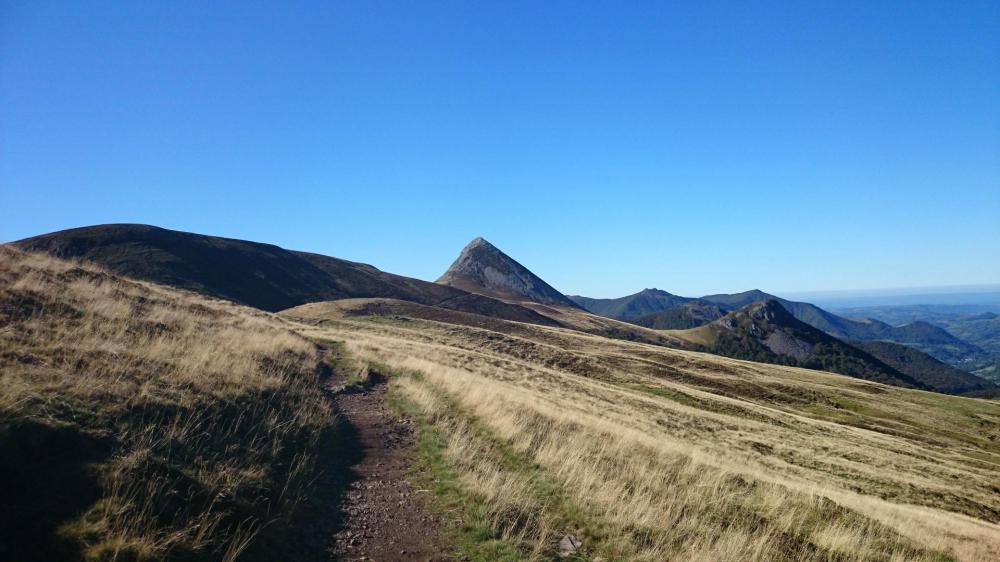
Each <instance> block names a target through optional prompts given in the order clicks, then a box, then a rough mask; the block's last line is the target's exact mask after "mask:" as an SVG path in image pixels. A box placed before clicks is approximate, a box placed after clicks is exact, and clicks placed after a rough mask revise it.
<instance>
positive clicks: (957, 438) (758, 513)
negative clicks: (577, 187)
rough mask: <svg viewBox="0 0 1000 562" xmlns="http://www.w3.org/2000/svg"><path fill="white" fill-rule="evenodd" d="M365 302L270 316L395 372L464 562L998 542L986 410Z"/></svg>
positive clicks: (573, 334)
mask: <svg viewBox="0 0 1000 562" xmlns="http://www.w3.org/2000/svg"><path fill="white" fill-rule="evenodd" d="M377 307H378V305H376V308H377ZM369 308H372V307H371V306H370V303H363V302H358V303H356V304H350V305H349V306H344V305H343V304H342V303H331V305H330V306H324V305H323V304H322V303H317V304H311V305H304V306H302V307H298V308H296V309H293V310H290V311H286V312H283V313H282V315H284V316H286V317H287V318H288V319H289V320H290V321H293V322H297V323H299V324H300V325H301V328H300V333H302V334H303V335H304V336H306V337H309V338H316V339H318V340H322V341H331V340H332V341H341V342H344V344H343V345H344V347H345V349H346V350H347V351H348V352H349V353H350V354H352V355H353V356H354V357H355V358H356V359H357V360H358V361H365V362H371V364H375V365H379V366H380V367H379V368H382V369H386V370H388V371H390V372H391V373H393V374H394V376H393V377H391V378H390V384H391V385H392V388H393V391H392V392H393V393H394V394H393V396H394V400H395V403H397V404H399V408H400V411H401V412H404V413H405V415H407V416H413V417H414V419H415V420H416V421H415V424H414V425H415V427H417V428H419V429H418V431H419V432H420V437H419V440H420V441H419V442H420V447H419V448H418V449H417V450H416V452H415V455H416V460H417V463H418V464H417V467H416V470H415V478H418V480H417V482H419V483H420V485H421V486H422V487H423V489H424V490H426V494H427V496H428V497H433V498H434V500H433V501H434V502H435V503H436V504H438V505H440V506H441V509H442V510H444V512H445V513H447V514H448V517H447V520H448V521H450V522H454V523H451V525H450V527H449V529H450V531H451V533H453V534H454V536H457V537H459V540H460V541H461V544H462V545H463V552H462V554H463V556H464V557H466V558H468V559H469V560H484V561H485V560H521V559H539V560H550V559H556V558H557V557H558V556H559V555H558V550H557V549H556V545H558V544H559V543H560V541H562V539H564V538H565V537H566V536H568V535H572V536H574V537H575V538H576V539H578V541H579V543H581V544H582V546H581V550H580V551H579V552H578V553H577V556H575V558H576V559H580V560H598V559H603V560H644V561H650V562H651V561H655V560H704V561H708V560H768V561H771V560H774V561H785V562H793V561H795V562H800V561H804V560H808V561H815V562H820V561H827V560H852V561H859V562H860V561H861V560H885V561H887V562H888V561H890V560H915V561H917V560H919V561H924V562H931V561H935V560H946V559H954V560H962V561H970V562H972V561H981V562H985V561H992V560H995V559H996V557H997V556H1000V525H998V522H1000V496H998V495H997V494H996V479H997V475H998V469H997V467H998V466H1000V463H998V460H1000V449H998V448H997V441H996V439H997V437H998V436H1000V433H998V432H1000V403H997V402H993V401H988V400H980V399H972V398H963V397H955V396H946V395H942V394H936V393H930V392H919V391H914V390H909V389H906V388H899V387H893V386H886V385H882V384H879V383H875V382H870V381H866V380H859V379H856V378H850V377H845V376H841V375H835V374H829V373H825V372H819V371H813V370H805V369H800V368H796V367H789V366H781V365H768V364H762V363H753V362H748V361H741V360H735V359H729V358H726V357H720V356H716V355H711V354H706V353H697V352H691V351H683V350H676V349H669V348H666V347H658V346H650V345H646V344H643V343H636V342H628V341H623V340H616V339H609V338H603V337H597V336H595V335H593V334H585V333H581V332H578V331H572V330H566V329H562V328H549V327H543V326H536V325H529V324H523V323H515V322H507V321H502V320H492V321H488V322H487V321H482V322H478V323H479V325H476V324H477V321H474V320H472V319H471V318H466V319H465V320H463V321H462V322H463V323H462V324H461V325H459V324H456V323H453V322H452V321H450V320H449V319H447V318H441V317H440V316H437V317H434V318H431V317H427V318H421V317H419V315H422V314H425V313H429V314H435V315H436V314H438V313H437V312H435V311H429V310H427V309H426V307H425V308H421V307H415V306H414V305H412V304H400V305H399V306H393V307H392V313H391V314H388V313H383V314H379V315H370V314H367V313H365V310H366V309H369ZM411 313H412V314H416V315H418V316H411V315H410V314H411ZM789 316H790V315H789ZM793 320H794V319H793ZM803 330H811V332H812V333H817V332H818V331H817V330H815V329H812V328H809V327H808V326H806V327H805V328H803ZM816 337H818V338H829V336H827V335H826V334H823V333H821V332H818V334H817V335H816ZM568 559H574V557H569V558H568Z"/></svg>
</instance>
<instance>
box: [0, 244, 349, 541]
mask: <svg viewBox="0 0 1000 562" xmlns="http://www.w3.org/2000/svg"><path fill="white" fill-rule="evenodd" d="M319 360H320V358H319V355H318V353H317V350H316V348H315V346H314V345H313V344H311V343H310V342H308V341H307V340H305V339H304V338H302V337H301V336H298V335H296V334H294V333H292V332H291V331H290V330H289V329H288V328H287V326H286V325H285V323H284V322H283V321H281V320H280V319H277V318H275V317H273V316H270V315H267V314H263V313H258V312H255V311H252V310H250V309H247V308H244V307H238V306H235V305H231V304H228V303H225V302H221V301H216V300H212V299H207V298H202V297H199V296H196V295H194V294H191V293H186V292H182V291H174V290H170V289H167V288H164V287H160V286H156V285H152V284H147V283H142V282H136V281H131V280H126V279H122V278H119V277H116V276H114V275H110V274H108V273H107V272H105V271H102V270H100V269H97V268H94V267H91V266H87V265H82V264H74V263H69V262H64V261H60V260H55V259H52V258H49V257H43V256H40V255H32V254H25V253H21V252H18V251H15V250H12V249H10V248H6V247H0V437H2V439H0V443H8V444H9V443H21V445H18V447H20V449H18V450H21V449H24V448H25V447H28V448H29V449H31V451H29V452H31V454H36V453H37V454H41V455H42V459H43V460H42V462H45V460H44V457H45V455H47V454H49V452H47V451H46V448H47V447H52V448H55V447H58V446H59V443H61V442H57V441H53V440H52V439H48V438H45V437H43V438H41V439H34V440H33V441H31V442H30V443H29V445H24V443H25V442H26V441H25V438H23V434H24V433H25V432H26V431H27V430H28V428H35V429H34V431H36V433H37V432H38V431H40V430H38V429H37V428H55V429H59V430H60V431H71V432H73V434H74V435H76V436H77V437H75V438H74V440H73V443H80V442H87V443H96V444H97V445H95V447H96V448H97V449H98V450H99V451H100V452H99V453H98V454H95V455H94V458H93V462H92V464H89V465H87V466H84V467H69V466H67V467H66V474H78V473H79V472H80V471H81V470H82V471H84V472H86V473H87V474H90V475H92V476H93V482H92V483H91V484H90V485H87V486H79V487H77V488H74V489H72V490H70V491H71V492H72V493H73V494H76V495H79V496H80V498H70V499H69V501H71V502H72V501H77V500H80V501H81V505H80V510H79V511H81V512H80V513H76V514H73V515H72V516H70V517H65V518H63V515H59V516H58V517H57V516H56V515H55V514H53V513H40V514H39V517H40V518H41V519H45V518H46V517H49V518H52V519H53V520H52V521H51V523H52V524H53V525H55V526H56V528H55V533H56V535H57V536H59V537H61V538H62V539H63V540H64V541H66V542H68V543H69V544H71V545H73V550H76V551H79V552H80V553H82V556H83V557H84V558H86V559H88V560H152V559H168V558H188V557H190V558H194V559H205V560H235V559H236V558H237V557H238V556H239V555H240V554H241V553H243V552H246V550H247V548H248V547H249V546H251V545H252V544H253V541H254V538H255V537H256V535H257V533H258V532H259V531H260V529H261V528H262V527H265V526H267V525H274V524H280V523H281V522H282V521H283V520H287V518H288V517H289V515H290V514H291V513H292V511H293V508H294V507H295V505H296V504H297V503H298V502H299V501H300V500H301V497H302V494H303V493H305V492H306V490H307V483H308V480H309V478H311V471H312V463H313V459H314V454H313V447H314V444H315V441H316V439H317V438H318V436H319V435H320V433H321V432H322V431H324V430H325V429H326V428H327V427H329V425H330V424H331V414H330V412H329V409H328V406H327V405H326V404H325V403H324V401H323V398H322V396H321V395H320V393H319V389H318V387H317V385H316V384H315V383H316V376H317V371H316V369H317V365H318V363H319ZM53 430H54V429H53ZM47 431H48V430H45V431H41V435H43V436H44V435H48V433H47ZM13 446H14V445H11V447H13ZM39 451H40V452H39ZM73 457H74V455H70V458H71V459H72V458H73ZM3 462H4V461H3V460H0V463H3ZM7 462H8V463H11V464H12V463H16V462H23V459H13V458H11V459H8V461H7ZM6 468H7V469H9V470H15V471H18V470H19V471H22V472H21V473H22V474H24V472H23V471H24V469H25V467H24V466H13V465H12V466H7V467H6ZM55 474H59V472H58V471H57V472H56V473H55ZM25 477H27V478H30V477H31V475H30V474H25ZM34 484H36V485H42V486H48V485H50V484H52V483H44V482H38V483H34ZM26 485H28V484H26ZM52 485H54V484H52ZM45 493H46V491H45V490H44V489H40V490H39V491H38V495H39V497H40V496H42V495H43V494H45ZM88 497H89V499H87V500H86V501H84V500H83V498H88ZM91 500H93V501H91ZM20 501H22V502H25V503H28V502H31V501H32V498H31V497H30V496H25V497H22V498H21V500H20ZM17 508H18V506H5V509H17ZM26 508H27V507H26ZM7 539H8V540H13V541H16V540H17V537H13V538H11V537H7ZM7 546H10V545H7ZM15 546H17V545H15ZM22 547H23V548H29V549H30V548H32V546H31V545H20V547H18V548H22ZM35 547H39V546H38V545H35ZM39 548H43V547H39Z"/></svg>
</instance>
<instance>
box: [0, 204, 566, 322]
mask: <svg viewBox="0 0 1000 562" xmlns="http://www.w3.org/2000/svg"><path fill="white" fill-rule="evenodd" d="M10 245H11V246H13V247H15V248H18V249H21V250H24V251H29V252H44V253H47V254H50V255H53V256H56V257H59V258H69V259H82V260H86V261H92V262H94V263H97V264H99V265H101V266H103V267H106V268H108V269H109V270H110V271H112V272H114V273H116V274H119V275H124V276H127V277H133V278H136V279H143V280H146V281H152V282H155V283H161V284H164V285H169V286H172V287H178V288H182V289H187V290H192V291H195V292H199V293H203V294H207V295H210V296H214V297H218V298H224V299H227V300H231V301H233V302H237V303H240V304H246V305H249V306H252V307H254V308H259V309H261V310H266V311H269V312H276V311H278V310H284V309H287V308H291V307H294V306H298V305H301V304H306V303H308V302H318V301H325V300H335V299H341V298H355V297H383V298H400V299H404V300H410V301H413V302H417V303H420V304H426V305H433V306H441V307H444V308H450V309H453V310H460V311H464V312H473V313H478V314H489V315H494V316H497V317H498V318H504V319H507V320H517V321H522V322H533V323H537V324H545V325H558V322H556V321H554V320H552V319H551V318H548V317H546V316H544V315H542V314H539V313H538V312H536V311H534V310H531V309H528V308H525V307H521V306H518V305H516V304H511V303H506V302H503V301H500V300H497V299H494V298H491V297H488V296H485V295H480V294H474V293H470V292H468V291H463V290H461V289H458V288H454V287H448V286H445V285H440V284H437V283H431V282H429V281H422V280H419V279H412V278H409V277H403V276H401V275H395V274H392V273H387V272H384V271H382V270H380V269H378V268H376V267H374V266H371V265H368V264H363V263H358V262H352V261H348V260H342V259H339V258H334V257H330V256H324V255H321V254H315V253H310V252H299V251H295V250H286V249H284V248H281V247H279V246H275V245H273V244H266V243H262V242H251V241H247V240H238V239H235V238H223V237H219V236H210V235H205V234H196V233H191V232H182V231H176V230H170V229H166V228H161V227H157V226H151V225H144V224H129V223H122V224H103V225H94V226H86V227H80V228H73V229H68V230H61V231H57V232H52V233H48V234H42V235H39V236H34V237H31V238H25V239H23V240H18V241H15V242H11V243H10Z"/></svg>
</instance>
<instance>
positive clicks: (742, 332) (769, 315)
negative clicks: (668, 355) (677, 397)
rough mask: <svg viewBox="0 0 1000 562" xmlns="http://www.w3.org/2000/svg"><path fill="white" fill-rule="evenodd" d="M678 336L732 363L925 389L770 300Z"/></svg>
mask: <svg viewBox="0 0 1000 562" xmlns="http://www.w3.org/2000/svg"><path fill="white" fill-rule="evenodd" d="M678 335H680V337H681V338H682V339H684V340H686V341H690V342H692V343H693V344H696V345H698V346H701V347H703V348H705V349H706V350H708V351H710V352H712V353H715V354H717V355H725V356H727V357H733V358H736V359H748V360H750V361H757V362H761V363H776V364H779V365H794V366H798V367H806V368H810V369H818V370H822V371H832V372H835V373H841V374H844V375H849V376H852V377H856V378H861V379H867V380H873V381H876V382H881V383H885V384H893V385H896V386H907V387H911V388H930V385H925V384H923V383H922V382H920V381H918V380H917V379H916V378H914V377H911V376H909V375H906V374H903V373H902V372H900V371H899V370H897V369H894V368H892V367H890V366H888V365H886V364H885V363H883V362H881V361H879V360H878V359H876V358H875V357H873V356H871V355H870V354H868V353H866V352H864V351H861V350H860V349H858V348H856V347H854V346H852V345H850V344H847V343H845V342H842V341H840V340H839V339H837V338H835V337H833V336H831V335H829V334H827V333H825V332H823V331H821V330H818V329H816V328H814V327H812V326H810V325H808V324H806V323H805V322H802V321H800V320H798V319H797V318H795V317H794V316H792V314H791V313H790V312H788V311H787V310H786V309H785V308H784V307H783V306H782V305H781V304H780V303H779V302H778V301H777V300H774V299H768V300H763V301H756V302H752V303H750V304H747V305H746V306H743V307H742V308H739V309H738V310H735V311H733V312H730V313H729V314H727V315H725V316H723V317H722V318H720V319H718V320H715V321H713V322H710V323H708V324H706V325H704V326H701V327H698V328H692V329H690V330H684V331H680V332H678ZM918 353H919V352H918ZM984 382H985V381H984Z"/></svg>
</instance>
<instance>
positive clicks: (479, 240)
mask: <svg viewBox="0 0 1000 562" xmlns="http://www.w3.org/2000/svg"><path fill="white" fill-rule="evenodd" d="M477 246H487V247H489V248H496V246H494V245H493V244H490V242H489V240H487V239H485V238H483V237H482V236H476V237H475V238H473V239H472V241H471V242H469V243H468V244H466V245H465V249H469V248H475V247H477Z"/></svg>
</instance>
